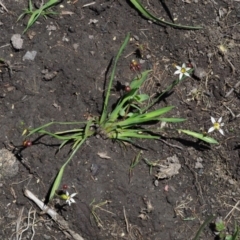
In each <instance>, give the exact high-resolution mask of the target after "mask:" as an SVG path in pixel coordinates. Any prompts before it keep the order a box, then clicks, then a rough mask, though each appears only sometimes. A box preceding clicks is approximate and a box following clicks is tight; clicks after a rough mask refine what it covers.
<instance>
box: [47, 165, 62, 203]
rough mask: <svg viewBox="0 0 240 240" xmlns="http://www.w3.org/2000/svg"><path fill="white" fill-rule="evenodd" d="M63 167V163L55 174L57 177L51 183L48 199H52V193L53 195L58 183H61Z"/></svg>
mask: <svg viewBox="0 0 240 240" xmlns="http://www.w3.org/2000/svg"><path fill="white" fill-rule="evenodd" d="M64 168H65V165H63V166H62V167H61V168H60V170H59V172H58V174H57V177H56V178H55V181H54V183H53V186H52V188H51V192H50V196H49V201H50V200H52V199H53V197H54V195H55V192H56V191H57V190H58V188H59V186H60V184H61V180H62V177H63V172H64Z"/></svg>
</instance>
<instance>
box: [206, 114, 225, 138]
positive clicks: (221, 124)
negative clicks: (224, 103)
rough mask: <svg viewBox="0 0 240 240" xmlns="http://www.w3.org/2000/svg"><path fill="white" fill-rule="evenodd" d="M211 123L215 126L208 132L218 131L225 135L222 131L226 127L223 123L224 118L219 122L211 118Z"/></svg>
mask: <svg viewBox="0 0 240 240" xmlns="http://www.w3.org/2000/svg"><path fill="white" fill-rule="evenodd" d="M211 121H212V124H213V126H212V127H210V128H209V129H208V132H209V133H210V132H213V131H214V130H218V131H219V132H220V133H221V134H222V135H224V132H223V130H222V129H221V127H223V126H224V123H221V122H222V117H220V118H219V119H218V120H217V121H216V120H215V118H213V117H211Z"/></svg>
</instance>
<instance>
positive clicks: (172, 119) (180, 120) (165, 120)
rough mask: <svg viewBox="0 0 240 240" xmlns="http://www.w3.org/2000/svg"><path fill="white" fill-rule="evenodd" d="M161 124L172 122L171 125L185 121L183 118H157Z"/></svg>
mask: <svg viewBox="0 0 240 240" xmlns="http://www.w3.org/2000/svg"><path fill="white" fill-rule="evenodd" d="M159 120H160V121H162V122H172V123H178V122H184V121H186V120H187V119H185V118H159Z"/></svg>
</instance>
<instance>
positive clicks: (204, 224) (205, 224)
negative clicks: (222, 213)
mask: <svg viewBox="0 0 240 240" xmlns="http://www.w3.org/2000/svg"><path fill="white" fill-rule="evenodd" d="M213 218H214V216H213V215H211V216H210V217H208V218H207V219H206V220H205V221H204V222H203V224H202V225H201V227H200V228H199V230H198V231H197V233H196V235H195V237H194V238H193V240H198V239H199V237H200V234H201V232H202V231H203V229H204V228H205V227H206V226H207V225H208V224H210V222H211V221H212V220H213Z"/></svg>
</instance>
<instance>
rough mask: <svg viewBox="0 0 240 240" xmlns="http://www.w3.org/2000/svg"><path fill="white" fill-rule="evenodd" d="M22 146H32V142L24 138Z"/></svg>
mask: <svg viewBox="0 0 240 240" xmlns="http://www.w3.org/2000/svg"><path fill="white" fill-rule="evenodd" d="M23 146H24V147H30V146H32V142H31V141H29V140H25V141H24V142H23Z"/></svg>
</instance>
